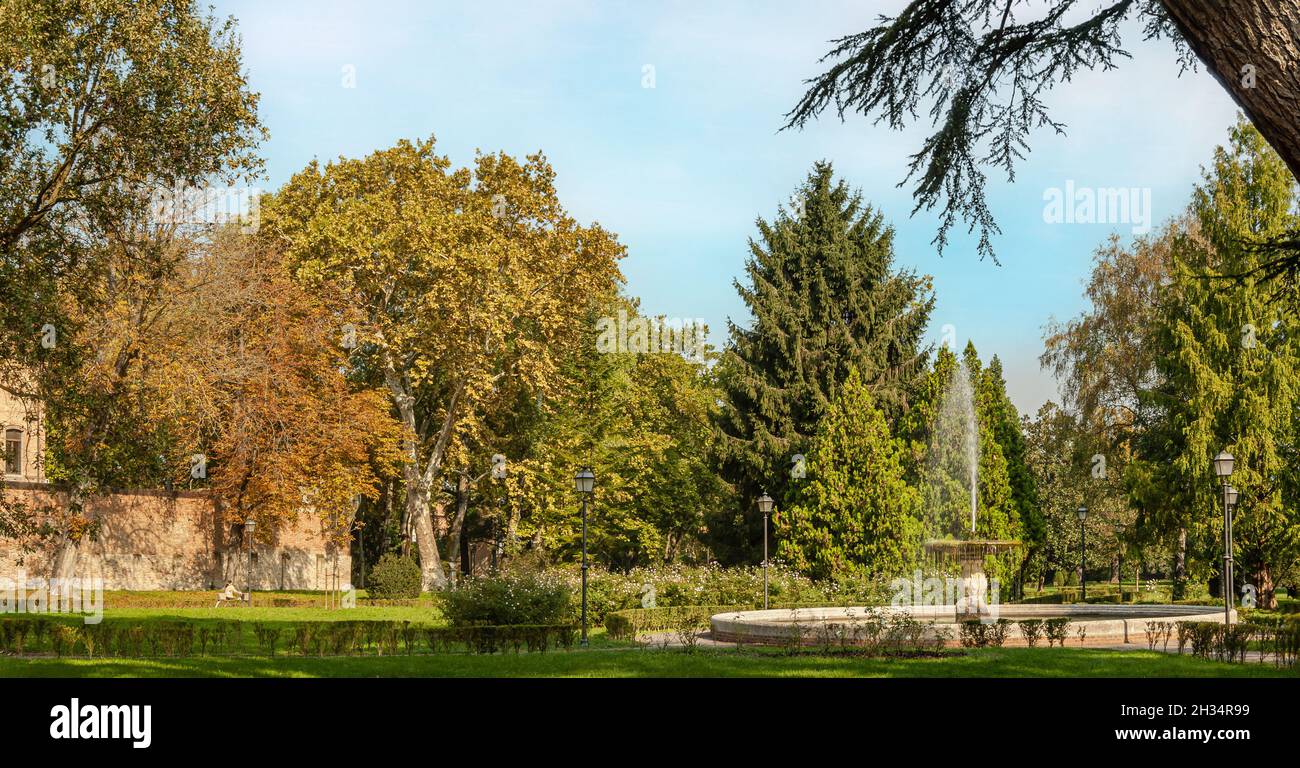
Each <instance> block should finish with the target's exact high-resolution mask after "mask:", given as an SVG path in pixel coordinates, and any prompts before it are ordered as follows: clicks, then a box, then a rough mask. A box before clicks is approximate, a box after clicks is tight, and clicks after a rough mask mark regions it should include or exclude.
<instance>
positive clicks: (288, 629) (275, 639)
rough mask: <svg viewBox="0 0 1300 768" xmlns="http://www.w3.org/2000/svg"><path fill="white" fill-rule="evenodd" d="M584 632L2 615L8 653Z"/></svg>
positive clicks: (539, 642)
mask: <svg viewBox="0 0 1300 768" xmlns="http://www.w3.org/2000/svg"><path fill="white" fill-rule="evenodd" d="M245 627H248V630H247V631H246V630H245ZM577 636H578V630H577V627H575V626H574V625H572V624H520V625H512V626H494V625H476V626H463V627H434V626H427V625H421V624H415V623H412V622H409V621H302V622H243V621H232V620H225V619H203V620H197V621H183V620H177V621H143V622H142V621H139V620H135V619H110V618H106V619H104V620H103V621H102V622H100V623H99V624H82V623H80V622H76V623H72V622H67V621H59V620H55V619H50V618H44V617H20V618H10V619H0V652H5V653H12V654H15V655H31V654H42V655H43V654H47V653H53V654H54V655H56V656H65V655H85V656H90V657H94V656H102V657H103V656H117V657H124V658H159V657H185V656H194V655H200V656H271V657H274V656H276V655H282V654H297V655H301V656H351V655H376V656H395V655H398V654H400V653H405V654H407V655H410V654H413V653H415V651H416V650H417V649H420V648H423V647H427V648H428V650H429V652H431V653H451V652H456V651H469V652H473V653H496V652H498V651H506V650H513V651H515V652H516V653H518V652H519V651H520V650H528V651H533V652H545V651H547V650H550V649H552V648H564V649H568V648H571V647H573V645H574V643H575V641H576V639H577Z"/></svg>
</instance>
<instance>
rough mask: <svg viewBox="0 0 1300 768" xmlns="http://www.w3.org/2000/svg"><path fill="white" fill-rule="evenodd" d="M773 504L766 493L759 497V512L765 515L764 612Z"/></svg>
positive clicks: (764, 607)
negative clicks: (769, 531)
mask: <svg viewBox="0 0 1300 768" xmlns="http://www.w3.org/2000/svg"><path fill="white" fill-rule="evenodd" d="M773 504H774V502H773V501H772V497H771V496H768V495H767V494H766V493H764V494H763V495H762V496H759V497H758V511H759V512H762V513H763V610H767V516H768V515H770V514H772V506H773Z"/></svg>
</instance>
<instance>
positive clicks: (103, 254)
mask: <svg viewBox="0 0 1300 768" xmlns="http://www.w3.org/2000/svg"><path fill="white" fill-rule="evenodd" d="M256 107H257V97H256V95H255V94H253V93H251V92H250V91H249V89H248V86H247V82H246V80H245V78H244V75H243V73H242V72H241V53H240V46H239V41H238V39H237V38H236V36H235V34H234V24H233V21H229V20H227V21H219V20H217V19H215V18H213V17H212V16H211V15H205V14H203V13H202V12H201V11H200V10H199V8H198V5H197V3H194V2H191V1H189V0H145V1H144V2H128V1H127V0H104V1H102V2H85V1H79V0H34V1H33V2H23V3H16V2H7V3H3V4H0V285H3V286H4V287H5V301H4V302H0V360H3V361H5V363H6V365H7V366H11V369H10V370H9V371H7V372H6V375H5V376H4V378H5V379H6V381H7V382H9V383H11V384H12V383H13V382H21V383H22V386H24V387H28V386H29V387H30V389H29V390H25V391H23V392H22V393H21V394H22V395H23V396H25V397H27V398H28V399H30V400H32V401H37V402H41V403H43V404H44V410H43V414H44V415H45V416H46V417H47V418H49V419H53V420H54V421H55V422H58V423H52V424H51V425H50V426H51V429H50V437H51V441H52V442H54V441H55V440H57V441H58V443H57V446H58V447H61V448H62V449H64V450H63V452H62V454H61V455H60V456H59V462H60V470H61V472H62V473H63V474H62V476H63V477H64V478H66V479H68V480H70V481H72V484H73V488H72V494H71V499H72V502H71V504H70V508H69V510H65V511H66V512H68V513H69V514H66V515H64V516H63V517H64V518H65V519H64V521H63V522H62V523H60V524H58V525H56V526H55V527H54V529H53V533H54V534H55V535H57V536H59V537H61V538H63V539H64V541H65V543H71V542H72V541H73V540H74V539H75V537H76V536H78V535H79V532H80V531H82V530H84V529H85V527H86V521H85V520H84V519H83V518H82V517H81V515H80V514H79V511H80V507H81V505H82V502H83V501H84V500H85V498H86V497H87V495H88V494H91V493H94V492H95V491H96V489H99V488H103V487H105V486H106V485H107V484H109V483H112V482H117V481H121V480H129V479H132V478H138V477H141V476H142V475H146V474H150V473H152V474H153V475H154V476H156V475H157V473H158V469H159V468H158V465H157V462H156V458H155V456H154V455H152V454H150V453H149V452H150V451H151V449H152V448H153V443H154V441H155V439H156V438H160V437H161V436H160V435H159V434H149V433H146V432H144V431H133V430H132V429H131V428H130V425H131V424H132V421H133V420H132V419H131V418H129V417H128V415H127V413H128V411H130V410H131V409H133V408H134V407H135V405H136V404H133V403H127V402H126V401H125V400H124V398H123V397H122V396H121V393H122V391H123V388H124V387H123V382H124V381H125V380H126V378H127V377H129V376H131V375H133V373H134V371H133V370H132V369H133V367H134V366H135V365H136V364H137V361H138V359H139V353H138V351H137V350H136V345H135V343H134V340H133V339H134V337H129V338H125V339H122V340H121V341H122V342H123V343H121V344H116V345H107V346H97V344H98V343H99V342H101V341H103V339H102V338H97V337H96V336H95V334H94V333H90V332H87V331H89V330H92V328H91V326H89V325H86V324H85V321H86V320H87V319H92V320H93V319H97V318H100V319H105V320H107V319H109V317H110V315H112V313H113V312H115V311H116V310H117V309H120V308H121V306H122V304H121V302H135V308H136V309H137V313H136V314H135V315H134V317H133V318H131V325H132V326H133V327H134V328H135V330H136V332H143V331H144V330H145V329H147V328H148V327H149V326H150V325H151V324H153V323H154V322H155V317H154V310H156V308H157V304H158V302H157V301H156V300H155V299H156V291H158V290H159V289H160V288H161V287H162V286H163V285H164V284H165V283H166V282H167V281H168V280H169V279H170V278H171V276H172V271H173V270H174V269H175V268H176V266H177V264H178V255H179V254H180V253H181V252H182V251H183V249H181V248H178V247H176V244H175V242H174V240H173V234H174V233H173V232H172V230H174V227H171V226H169V225H166V224H162V225H160V224H158V223H157V222H156V221H153V220H152V218H151V216H150V214H151V213H152V211H151V210H150V203H151V201H152V200H153V199H154V198H155V195H154V192H156V191H157V190H159V189H174V188H176V187H177V186H178V185H198V184H203V183H209V182H212V181H215V180H222V179H224V180H227V181H229V180H232V179H234V178H235V177H237V176H239V175H240V174H251V173H253V172H255V171H256V170H257V169H258V167H259V161H258V160H257V158H256V157H255V156H254V154H253V151H254V149H255V145H256V143H257V141H258V140H259V138H260V137H261V136H262V133H263V132H262V128H261V126H260V125H259V123H258V121H257V116H256ZM122 319H125V318H122ZM88 366H92V367H93V366H98V371H99V373H98V374H97V377H94V378H92V377H87V376H83V374H84V373H86V372H87V371H88ZM78 521H79V522H78ZM67 551H68V547H64V552H65V553H66V552H67ZM62 559H63V561H64V562H65V563H66V562H67V558H62Z"/></svg>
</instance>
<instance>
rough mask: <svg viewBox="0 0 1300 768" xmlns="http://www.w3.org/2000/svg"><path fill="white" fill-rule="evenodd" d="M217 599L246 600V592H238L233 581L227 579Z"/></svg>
mask: <svg viewBox="0 0 1300 768" xmlns="http://www.w3.org/2000/svg"><path fill="white" fill-rule="evenodd" d="M219 599H221V600H248V593H247V592H240V591H239V590H237V589H235V582H233V581H227V582H226V588H225V589H224V590H222V592H221V597H220V598H219Z"/></svg>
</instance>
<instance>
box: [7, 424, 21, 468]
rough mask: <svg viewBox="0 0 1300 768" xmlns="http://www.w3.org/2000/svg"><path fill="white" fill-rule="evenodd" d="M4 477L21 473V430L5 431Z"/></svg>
mask: <svg viewBox="0 0 1300 768" xmlns="http://www.w3.org/2000/svg"><path fill="white" fill-rule="evenodd" d="M4 471H5V474H6V475H21V474H22V473H23V431H22V430H21V429H6V430H5V466H4Z"/></svg>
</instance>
